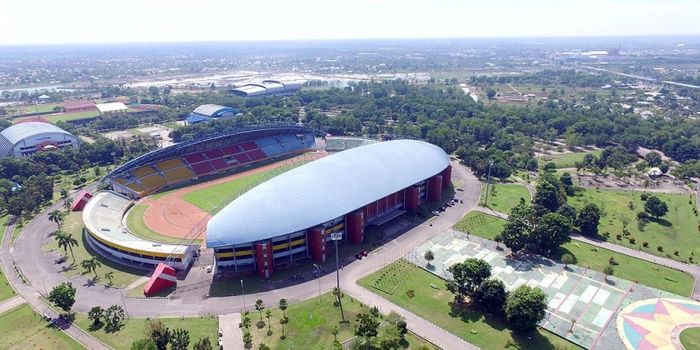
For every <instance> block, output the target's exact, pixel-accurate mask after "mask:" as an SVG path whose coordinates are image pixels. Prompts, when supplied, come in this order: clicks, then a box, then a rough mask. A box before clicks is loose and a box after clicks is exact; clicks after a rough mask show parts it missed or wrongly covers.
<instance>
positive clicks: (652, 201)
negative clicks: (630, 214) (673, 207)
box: [644, 195, 668, 218]
mask: <svg viewBox="0 0 700 350" xmlns="http://www.w3.org/2000/svg"><path fill="white" fill-rule="evenodd" d="M644 211H645V212H646V213H647V214H649V215H651V216H653V217H656V218H659V217H662V216H664V215H666V213H667V212H668V204H666V202H664V201H662V200H661V199H659V197H657V196H653V195H649V196H648V197H647V200H646V201H644Z"/></svg>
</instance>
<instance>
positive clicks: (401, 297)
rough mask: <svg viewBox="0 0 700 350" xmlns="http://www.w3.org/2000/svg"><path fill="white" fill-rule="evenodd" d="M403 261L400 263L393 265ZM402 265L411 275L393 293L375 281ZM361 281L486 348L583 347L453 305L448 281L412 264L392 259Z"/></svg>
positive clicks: (401, 304)
mask: <svg viewBox="0 0 700 350" xmlns="http://www.w3.org/2000/svg"><path fill="white" fill-rule="evenodd" d="M394 264H401V265H400V267H396V266H392V265H394ZM396 269H401V270H403V271H404V273H406V274H407V275H409V276H410V278H407V279H405V280H403V281H402V282H401V283H399V284H397V285H396V288H395V291H394V293H392V294H389V293H386V292H383V291H382V290H379V289H377V288H374V287H373V286H374V285H384V284H387V283H386V282H381V281H378V280H380V279H383V278H387V277H386V276H391V275H392V273H390V272H388V271H391V270H396ZM358 283H359V284H360V285H362V286H363V287H365V288H367V289H368V290H370V291H372V292H374V293H377V294H378V295H380V296H381V297H383V298H385V299H387V300H389V301H391V302H393V303H394V304H396V305H399V306H401V307H403V308H406V309H407V310H409V311H411V312H413V313H415V314H417V315H418V316H421V317H423V318H425V319H426V320H428V321H430V322H432V323H434V324H435V325H437V326H439V327H441V328H443V329H445V330H447V331H448V332H450V333H452V334H454V335H456V336H458V337H460V338H462V339H464V340H466V341H468V342H470V343H472V344H474V345H476V346H478V347H481V348H483V349H503V348H507V347H514V348H519V349H538V350H539V349H580V347H578V346H577V345H575V344H573V343H570V342H568V341H567V340H565V339H562V338H560V337H558V336H556V335H554V334H552V333H550V332H548V331H546V330H543V329H538V330H537V331H535V332H532V333H528V334H526V335H520V334H517V333H515V332H513V331H511V330H510V329H508V326H507V324H506V322H505V321H504V320H502V319H501V318H500V317H496V316H490V315H487V314H485V313H483V312H482V311H481V310H477V309H473V308H472V307H466V308H457V307H454V308H453V307H452V304H451V301H452V300H453V298H454V296H453V294H452V293H450V292H449V291H448V290H447V288H446V287H445V281H444V280H443V279H441V278H439V277H437V276H435V275H433V274H431V273H429V272H427V271H425V270H423V269H421V268H418V267H416V266H413V265H411V264H405V265H404V264H402V263H398V262H396V263H393V264H390V265H388V266H386V267H385V268H383V269H381V270H379V271H376V272H374V273H372V274H371V275H369V276H367V277H365V278H362V279H360V280H359V281H358Z"/></svg>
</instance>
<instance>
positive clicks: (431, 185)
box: [428, 175, 442, 202]
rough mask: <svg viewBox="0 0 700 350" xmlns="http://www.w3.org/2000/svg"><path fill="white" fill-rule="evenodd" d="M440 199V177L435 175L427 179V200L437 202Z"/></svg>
mask: <svg viewBox="0 0 700 350" xmlns="http://www.w3.org/2000/svg"><path fill="white" fill-rule="evenodd" d="M440 198H442V176H441V175H435V176H433V177H431V178H430V179H428V200H429V201H431V202H439V201H440Z"/></svg>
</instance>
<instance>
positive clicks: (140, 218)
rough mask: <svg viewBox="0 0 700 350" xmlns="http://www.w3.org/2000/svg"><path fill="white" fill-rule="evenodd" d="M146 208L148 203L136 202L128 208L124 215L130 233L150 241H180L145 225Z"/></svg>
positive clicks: (175, 242)
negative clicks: (126, 213) (125, 215)
mask: <svg viewBox="0 0 700 350" xmlns="http://www.w3.org/2000/svg"><path fill="white" fill-rule="evenodd" d="M146 209H148V205H145V204H136V205H135V206H134V207H133V208H131V210H129V213H128V215H127V217H126V227H128V228H129V231H131V233H133V234H134V235H136V236H138V237H141V238H144V239H147V240H151V241H156V242H163V243H174V244H177V243H180V241H181V240H182V239H181V238H176V237H170V236H164V235H161V234H160V233H158V232H156V231H153V230H151V228H150V227H148V225H146V222H145V221H144V214H145V213H146ZM199 241H200V240H197V242H199Z"/></svg>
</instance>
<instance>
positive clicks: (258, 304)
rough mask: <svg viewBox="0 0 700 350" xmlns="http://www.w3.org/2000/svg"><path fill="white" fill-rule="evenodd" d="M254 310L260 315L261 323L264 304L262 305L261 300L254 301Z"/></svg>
mask: <svg viewBox="0 0 700 350" xmlns="http://www.w3.org/2000/svg"><path fill="white" fill-rule="evenodd" d="M255 310H257V311H258V312H259V313H260V321H262V312H263V310H265V304H264V303H263V301H262V299H258V300H256V301H255Z"/></svg>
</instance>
